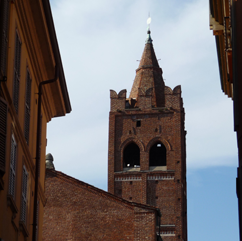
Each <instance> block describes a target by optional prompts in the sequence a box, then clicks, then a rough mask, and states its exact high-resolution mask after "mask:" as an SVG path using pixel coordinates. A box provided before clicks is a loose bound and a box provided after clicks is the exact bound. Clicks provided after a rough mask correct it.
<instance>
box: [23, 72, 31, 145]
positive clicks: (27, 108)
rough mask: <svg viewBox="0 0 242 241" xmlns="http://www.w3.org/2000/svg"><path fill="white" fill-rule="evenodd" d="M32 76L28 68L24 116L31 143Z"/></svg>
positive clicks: (26, 136) (26, 133)
mask: <svg viewBox="0 0 242 241" xmlns="http://www.w3.org/2000/svg"><path fill="white" fill-rule="evenodd" d="M31 82H32V80H31V78H30V73H29V70H28V69H27V76H26V94H25V118H24V137H25V140H26V142H27V144H29V128H30V126H29V125H30V102H31Z"/></svg>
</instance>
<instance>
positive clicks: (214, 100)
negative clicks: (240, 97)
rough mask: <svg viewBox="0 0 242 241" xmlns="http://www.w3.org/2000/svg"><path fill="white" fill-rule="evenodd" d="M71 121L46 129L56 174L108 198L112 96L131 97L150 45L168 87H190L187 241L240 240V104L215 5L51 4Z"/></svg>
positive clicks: (93, 0)
mask: <svg viewBox="0 0 242 241" xmlns="http://www.w3.org/2000/svg"><path fill="white" fill-rule="evenodd" d="M51 6H52V12H53V17H54V22H55V27H56V33H57V37H58V42H59V48H60V51H61V56H62V61H63V66H64V70H65V76H66V81H67V86H68V90H69V95H70V99H71V104H72V109H73V110H72V112H71V114H68V115H67V116H65V117H61V118H56V119H52V121H51V122H50V123H49V124H48V131H47V138H48V145H47V153H48V152H51V153H52V154H53V156H54V159H55V161H54V164H55V167H56V169H57V170H59V171H62V172H64V173H66V174H68V175H71V176H74V177H75V178H78V179H80V180H82V181H85V182H88V183H90V184H92V185H95V186H97V187H99V188H102V189H104V190H106V189H107V151H108V115H109V108H110V106H109V105H110V99H109V96H110V94H109V90H110V89H113V90H115V91H117V92H119V91H120V90H122V89H127V91H128V94H129V92H130V89H131V87H132V83H133V80H134V77H135V70H136V69H137V68H138V62H137V60H139V59H140V58H141V55H142V52H143V49H144V45H145V39H146V30H147V25H146V20H147V17H148V13H149V12H150V15H151V18H152V22H151V36H152V39H153V45H154V49H155V52H156V56H157V58H158V59H160V61H159V64H160V67H161V68H162V69H163V78H164V79H165V83H166V85H167V86H170V87H171V88H174V87H175V86H177V85H181V87H182V96H183V100H184V106H185V112H186V120H185V121H186V124H185V126H186V130H187V185H188V234H189V240H196V241H200V240H204V239H205V238H206V240H208V241H209V240H213V241H214V240H221V241H223V240H226V241H227V240H238V239H239V238H238V217H237V198H236V193H235V178H236V167H237V162H238V161H237V144H236V135H235V133H234V131H233V105H232V101H231V99H229V98H228V97H227V96H225V95H224V94H223V92H222V90H221V86H220V79H219V71H218V63H217V53H216V46H215V39H214V36H213V33H212V31H210V30H209V7H208V0H184V1H178V0H170V1H161V0H149V1H148V0H115V1H112V0H102V1H97V0H90V1H81V0H68V1H65V0H58V1H56V0H54V1H53V0H52V1H51Z"/></svg>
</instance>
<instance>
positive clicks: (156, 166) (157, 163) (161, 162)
mask: <svg viewBox="0 0 242 241" xmlns="http://www.w3.org/2000/svg"><path fill="white" fill-rule="evenodd" d="M149 166H150V170H167V167H166V147H165V146H164V144H163V143H162V142H160V141H158V142H156V143H155V144H154V145H153V146H152V147H151V148H150V153H149Z"/></svg>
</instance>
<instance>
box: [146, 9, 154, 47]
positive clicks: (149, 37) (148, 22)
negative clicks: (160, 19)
mask: <svg viewBox="0 0 242 241" xmlns="http://www.w3.org/2000/svg"><path fill="white" fill-rule="evenodd" d="M150 23H151V17H150V13H149V17H148V19H147V25H148V30H147V34H148V36H147V39H146V43H152V41H153V40H152V39H151V36H150Z"/></svg>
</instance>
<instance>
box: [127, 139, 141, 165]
mask: <svg viewBox="0 0 242 241" xmlns="http://www.w3.org/2000/svg"><path fill="white" fill-rule="evenodd" d="M123 162H124V167H139V166H140V150H139V147H138V146H137V145H136V144H135V143H130V144H129V145H127V146H126V147H125V149H124V155H123Z"/></svg>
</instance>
